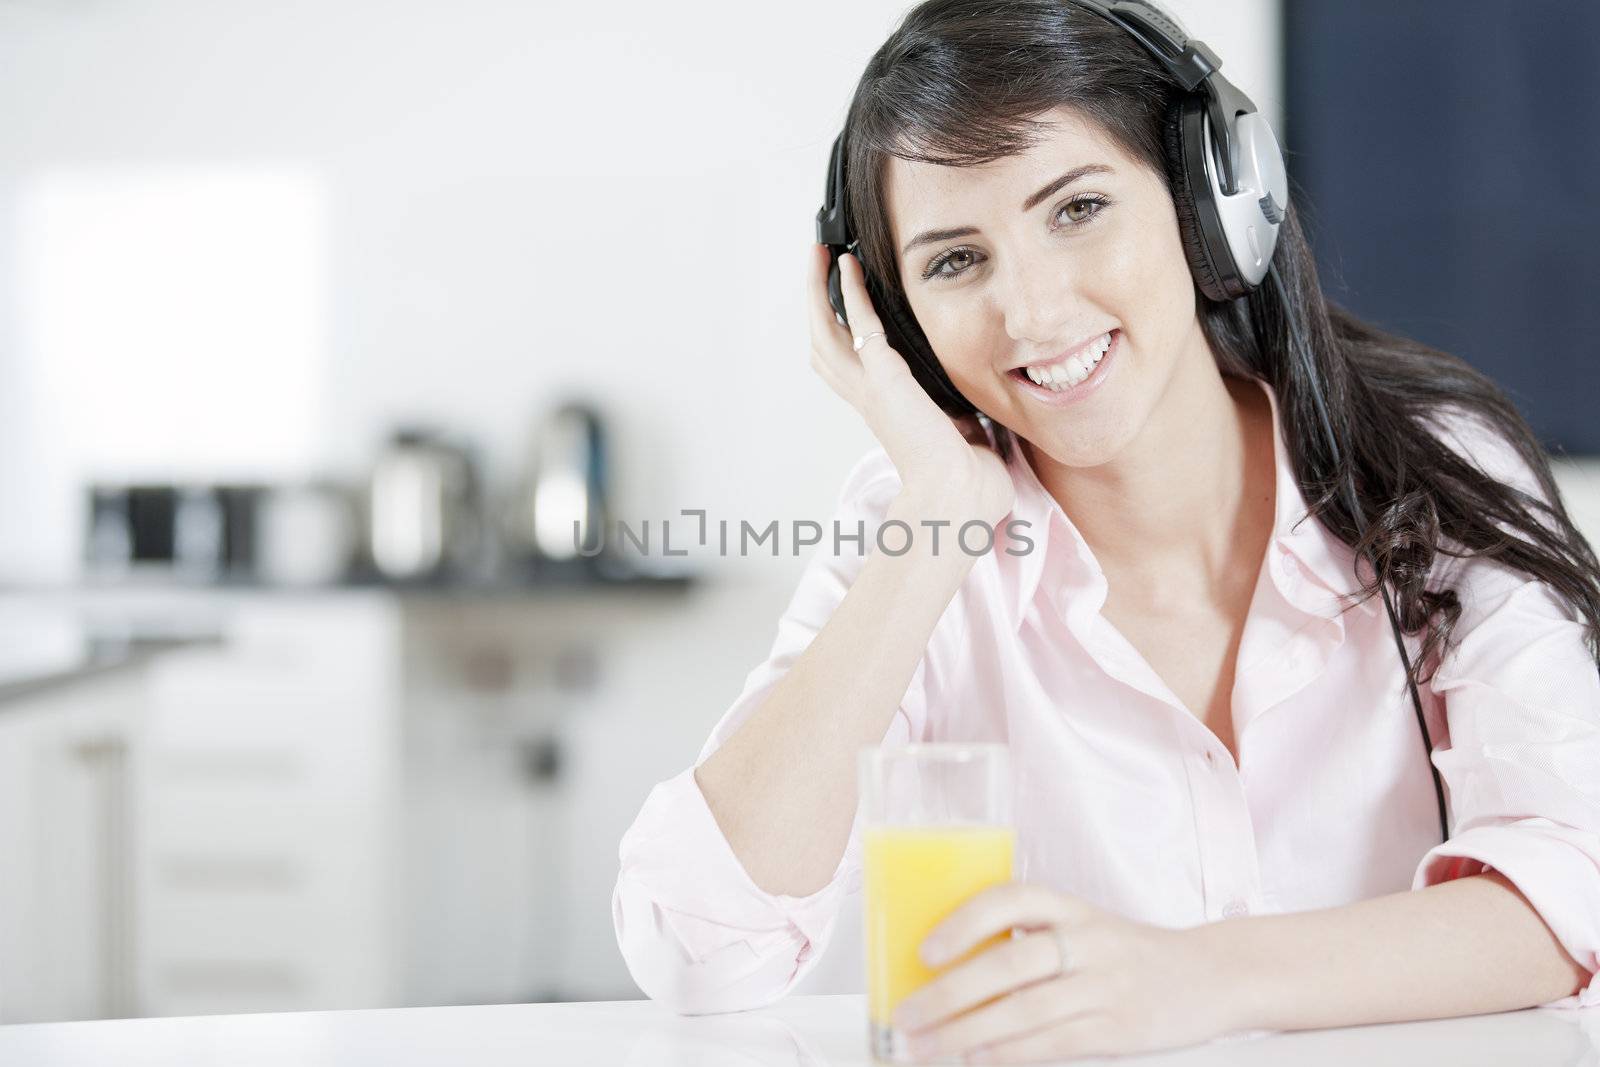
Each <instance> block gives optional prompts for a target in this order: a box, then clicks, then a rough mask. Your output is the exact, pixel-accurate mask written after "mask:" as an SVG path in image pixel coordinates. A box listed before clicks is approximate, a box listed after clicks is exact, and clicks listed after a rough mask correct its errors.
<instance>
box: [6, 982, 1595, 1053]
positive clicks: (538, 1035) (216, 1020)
mask: <svg viewBox="0 0 1600 1067" xmlns="http://www.w3.org/2000/svg"><path fill="white" fill-rule="evenodd" d="M866 1041H867V1039H866V1004H865V998H864V997H862V996H860V995H850V996H832V997H821V996H819V997H790V998H788V999H787V1000H784V1001H782V1002H780V1003H779V1004H777V1005H774V1006H773V1007H771V1008H765V1009H762V1010H761V1011H753V1012H744V1013H739V1014H731V1015H709V1016H698V1017H680V1016H676V1015H673V1014H672V1013H671V1012H669V1011H667V1010H665V1009H664V1008H662V1007H661V1006H660V1005H658V1004H654V1003H651V1002H649V1001H611V1002H602V1003H591V1004H525V1005H496V1006H490V1007H463V1008H401V1009H395V1010H390V1011H327V1012H302V1013H296V1014H282V1015H217V1016H207V1017H199V1018H186V1019H130V1020H118V1021H109V1022H88V1023H55V1024H50V1025H40V1026H8V1027H6V1026H0V1063H4V1064H27V1065H28V1067H61V1065H69V1064H70V1065H72V1067H79V1065H88V1064H94V1065H100V1064H112V1063H114V1064H119V1065H144V1064H150V1065H155V1064H160V1065H161V1067H191V1065H199V1064H204V1065H207V1067H210V1065H218V1067H222V1065H226V1067H255V1065H261V1064H274V1065H278V1064H285V1065H287V1064H292V1065H295V1067H323V1065H330V1067H331V1065H334V1064H337V1065H339V1067H367V1065H371V1067H411V1065H420V1064H452V1065H454V1064H462V1065H471V1067H477V1065H502V1064H503V1065H507V1067H510V1065H515V1067H557V1065H566V1064H573V1065H584V1067H588V1065H590V1064H619V1065H626V1067H644V1065H649V1067H655V1065H658V1064H660V1065H666V1064H671V1065H680V1064H682V1065H693V1067H719V1065H720V1067H734V1065H738V1067H757V1065H772V1064H783V1065H792V1067H805V1065H810V1067H819V1065H824V1064H827V1065H832V1067H845V1065H850V1064H871V1063H872V1062H873V1061H872V1060H871V1059H870V1058H869V1057H868V1056H867V1052H866ZM1076 1062H1079V1063H1091V1062H1097V1061H1091V1060H1080V1061H1076ZM1098 1062H1109V1061H1098ZM1158 1062H1159V1063H1160V1064H1162V1065H1163V1067H1198V1065H1214V1067H1223V1065H1227V1067H1234V1065H1242V1067H1249V1065H1251V1064H1260V1065H1262V1067H1268V1065H1271V1067H1278V1065H1280V1064H1284V1063H1293V1064H1296V1065H1297V1067H1322V1065H1327V1067H1332V1065H1334V1064H1338V1065H1341V1067H1343V1065H1347V1064H1360V1065H1361V1067H1383V1065H1386V1064H1394V1065H1397V1067H1399V1065H1404V1067H1416V1065H1418V1064H1428V1063H1449V1064H1452V1065H1457V1067H1459V1065H1467V1064H1484V1065H1490V1064H1493V1065H1495V1067H1501V1065H1504V1064H1516V1065H1517V1067H1542V1065H1545V1064H1585V1065H1589V1067H1600V1009H1596V1008H1590V1009H1586V1010H1584V1011H1572V1010H1558V1009H1533V1010H1529V1011H1518V1012H1507V1013H1505V1014H1502V1015H1482V1016H1470V1017H1467V1018H1463V1019H1447V1020H1437V1021H1432V1022H1423V1023H1402V1024H1396V1025H1392V1026H1367V1027H1352V1028H1348V1029H1343V1030H1321V1031H1308V1032H1304V1033H1292V1034H1275V1035H1271V1036H1267V1037H1258V1038H1254V1039H1246V1040H1241V1041H1228V1042H1220V1043H1213V1044H1210V1045H1203V1046H1199V1047H1196V1048H1190V1049H1182V1050H1178V1051H1176V1052H1171V1053H1166V1054H1162V1055H1158V1056H1149V1057H1128V1058H1124V1059H1118V1060H1116V1061H1115V1063H1116V1064H1117V1065H1118V1067H1126V1065H1138V1064H1154V1063H1158Z"/></svg>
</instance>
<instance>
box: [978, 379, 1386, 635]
mask: <svg viewBox="0 0 1600 1067" xmlns="http://www.w3.org/2000/svg"><path fill="white" fill-rule="evenodd" d="M1257 384H1258V385H1260V386H1261V388H1262V389H1263V390H1264V391H1265V392H1266V394H1267V400H1268V403H1269V404H1270V406H1271V409H1272V425H1273V434H1272V448H1273V460H1274V467H1275V471H1276V473H1275V480H1274V489H1275V498H1274V514H1273V529H1272V537H1271V540H1270V541H1269V543H1268V546H1267V559H1266V560H1265V561H1264V562H1265V564H1266V568H1267V571H1268V573H1269V574H1270V575H1271V579H1272V582H1273V585H1274V586H1275V587H1276V588H1277V590H1278V592H1279V593H1280V594H1281V595H1282V597H1283V598H1284V600H1286V601H1287V602H1288V603H1289V604H1291V605H1293V606H1294V607H1296V608H1298V609H1300V610H1301V611H1303V612H1305V613H1306V614H1308V615H1316V616H1319V617H1321V618H1326V619H1333V618H1337V617H1338V616H1340V615H1341V614H1342V613H1343V612H1344V611H1345V610H1348V604H1349V603H1350V602H1349V600H1348V599H1346V598H1348V597H1349V595H1350V594H1352V593H1354V592H1355V591H1356V590H1358V589H1359V588H1360V582H1359V580H1358V578H1357V576H1356V573H1355V568H1354V560H1355V554H1354V552H1353V551H1352V550H1351V549H1350V547H1349V546H1348V545H1346V544H1344V543H1343V542H1342V541H1340V540H1339V539H1338V538H1337V537H1335V536H1334V535H1333V534H1332V533H1330V532H1329V531H1328V529H1327V528H1326V527H1325V526H1323V525H1322V523H1321V522H1319V521H1318V520H1316V519H1315V518H1312V517H1311V516H1310V515H1309V513H1308V508H1307V506H1306V502H1305V497H1304V496H1303V495H1302V494H1301V492H1300V484H1299V482H1298V481H1297V480H1296V479H1295V475H1294V468H1293V466H1292V465H1291V464H1290V462H1289V453H1288V449H1287V448H1286V447H1285V445H1284V441H1283V424H1282V422H1281V419H1280V414H1279V410H1278V398H1277V395H1276V394H1275V392H1274V391H1273V389H1272V387H1271V386H1269V385H1267V384H1266V383H1265V382H1260V381H1258V382H1257ZM1008 467H1009V469H1010V471H1011V476H1012V477H1011V480H1012V483H1013V485H1014V486H1015V488H1016V502H1015V504H1014V505H1013V506H1012V510H1011V514H1010V516H1009V518H1008V521H1020V522H1024V523H1026V525H1025V526H1023V527H1021V528H1020V529H1019V530H1017V531H1016V533H1017V534H1020V535H1022V536H1025V537H1027V538H1028V539H1030V540H1031V541H1032V542H1033V545H1032V548H1031V549H1029V550H1028V551H1025V552H1024V551H1021V547H1020V542H1019V541H1018V538H1017V536H1016V534H1009V533H1008V535H1007V536H1003V537H1001V538H999V539H997V540H996V545H997V546H998V545H1006V546H1017V552H1018V554H1016V555H1012V554H1010V553H1008V552H1006V550H1005V549H1003V548H997V549H996V553H997V554H999V555H1001V556H1002V559H1003V562H1002V565H1001V569H1002V571H1003V581H1004V582H1006V584H1007V586H1008V590H1007V593H1008V599H1009V600H1010V602H1011V604H1012V606H1013V608H1014V615H1013V620H1014V622H1015V623H1016V626H1017V627H1018V628H1019V629H1020V628H1021V626H1022V624H1023V621H1024V620H1025V619H1026V618H1027V615H1028V611H1029V608H1030V607H1031V606H1032V604H1033V603H1034V597H1035V596H1036V595H1037V593H1038V589H1039V584H1040V582H1041V580H1042V579H1043V576H1044V574H1045V569H1046V562H1047V560H1048V561H1049V562H1050V563H1051V564H1052V567H1051V584H1052V587H1053V588H1052V589H1051V590H1050V593H1051V595H1052V599H1055V600H1057V601H1061V600H1062V598H1073V599H1075V598H1076V597H1078V596H1082V595H1092V596H1096V597H1098V598H1099V599H1101V600H1102V601H1103V597H1104V591H1105V573H1104V571H1102V570H1101V568H1100V564H1099V561H1098V560H1096V559H1095V556H1094V553H1093V551H1091V550H1090V548H1089V545H1088V542H1086V541H1085V540H1084V539H1083V535H1082V534H1081V533H1080V532H1079V531H1078V528H1077V527H1076V526H1075V525H1073V523H1072V520H1071V519H1069V518H1068V517H1067V515H1066V513H1065V512H1064V511H1063V510H1062V508H1061V505H1060V504H1059V503H1058V502H1057V501H1056V499H1055V497H1053V496H1051V495H1050V492H1049V490H1047V489H1045V487H1044V485H1043V484H1042V483H1041V482H1040V481H1039V478H1038V475H1037V474H1036V473H1035V472H1034V470H1033V467H1032V465H1031V464H1029V462H1028V460H1027V456H1026V455H1025V454H1024V453H1023V450H1022V449H1021V448H1020V447H1018V448H1013V449H1012V453H1011V459H1010V460H1009V461H1008ZM1004 530H1005V528H1003V531H1004ZM1357 610H1360V611H1362V612H1364V613H1366V614H1368V615H1373V614H1376V613H1377V611H1378V607H1377V604H1376V603H1375V598H1369V599H1368V600H1365V601H1363V602H1361V603H1360V604H1359V605H1358V608H1357Z"/></svg>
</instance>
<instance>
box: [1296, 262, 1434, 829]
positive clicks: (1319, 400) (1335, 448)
mask: <svg viewBox="0 0 1600 1067" xmlns="http://www.w3.org/2000/svg"><path fill="white" fill-rule="evenodd" d="M1267 274H1268V275H1269V276H1270V277H1271V278H1272V284H1273V287H1274V288H1275V289H1276V290H1277V293H1278V301H1279V303H1280V304H1282V306H1283V311H1284V315H1285V316H1286V317H1287V318H1288V320H1289V337H1290V343H1291V344H1292V346H1293V347H1294V350H1295V354H1296V356H1298V358H1299V360H1300V365H1301V370H1302V372H1303V373H1304V375H1305V379H1306V382H1307V384H1308V385H1309V386H1310V392H1311V403H1312V406H1313V407H1315V408H1316V411H1317V420H1318V421H1319V422H1321V423H1322V432H1323V435H1324V437H1326V439H1327V443H1328V453H1329V455H1330V457H1331V458H1332V460H1333V466H1334V471H1335V472H1336V473H1337V472H1338V470H1339V468H1340V467H1342V466H1343V465H1344V461H1343V459H1342V458H1341V454H1340V451H1339V438H1338V435H1337V434H1335V433H1334V432H1333V421H1332V420H1331V419H1330V418H1329V417H1328V407H1327V404H1326V403H1325V402H1324V400H1323V397H1322V384H1321V383H1322V379H1321V377H1320V376H1319V375H1318V374H1317V368H1316V364H1315V363H1314V362H1313V360H1312V358H1311V352H1310V350H1309V349H1308V348H1307V346H1306V342H1305V335H1304V334H1303V332H1302V331H1301V329H1300V320H1299V316H1298V314H1297V313H1296V312H1295V309H1294V305H1293V304H1292V303H1291V302H1290V300H1289V295H1288V292H1287V291H1286V290H1285V288H1284V284H1283V279H1282V278H1281V277H1280V276H1279V274H1278V267H1277V263H1276V261H1273V262H1269V263H1268V264H1267ZM1346 474H1347V476H1346V477H1344V478H1343V479H1341V483H1340V488H1341V489H1342V490H1343V491H1344V498H1345V506H1346V507H1348V508H1349V509H1350V517H1351V519H1352V520H1353V521H1354V522H1355V524H1356V528H1357V530H1358V531H1364V530H1365V529H1366V526H1367V519H1366V515H1365V514H1364V513H1363V511H1362V508H1361V502H1360V498H1359V497H1358V496H1357V494H1356V487H1355V472H1354V471H1353V470H1352V471H1349V472H1346ZM1358 539H1359V538H1358ZM1368 553H1369V555H1368V562H1370V563H1371V564H1372V571H1373V576H1374V577H1377V578H1378V591H1379V592H1380V593H1381V594H1382V595H1383V607H1384V610H1385V611H1386V612H1387V613H1388V616H1389V629H1390V631H1391V633H1392V634H1393V636H1394V647H1395V651H1396V652H1398V653H1400V663H1401V666H1402V667H1403V668H1404V669H1405V675H1406V687H1407V688H1408V689H1409V690H1410V691H1411V706H1412V707H1413V708H1414V709H1415V710H1416V714H1417V726H1418V728H1419V729H1421V731H1422V740H1423V743H1424V745H1425V746H1426V749H1425V752H1424V754H1425V756H1426V757H1427V760H1428V770H1429V771H1431V772H1432V774H1433V795H1434V799H1435V800H1436V801H1437V802H1438V805H1439V834H1440V837H1441V838H1442V839H1443V840H1445V841H1448V840H1450V822H1449V819H1448V817H1447V816H1446V813H1445V800H1444V782H1443V781H1441V780H1440V778H1439V768H1438V767H1437V766H1436V765H1435V764H1434V762H1433V737H1432V735H1431V734H1430V733H1429V732H1428V722H1427V718H1426V716H1425V715H1424V714H1423V712H1422V695H1421V694H1420V693H1419V692H1418V691H1417V681H1416V677H1415V675H1414V673H1413V671H1412V669H1411V657H1410V655H1408V654H1407V652H1406V645H1405V640H1404V638H1403V637H1402V635H1401V630H1400V618H1399V616H1398V614H1397V613H1396V612H1395V610H1394V601H1393V600H1392V599H1391V598H1390V596H1389V584H1388V583H1387V582H1385V581H1383V580H1382V577H1381V576H1379V574H1378V561H1377V553H1376V552H1375V551H1373V550H1372V549H1369V550H1368Z"/></svg>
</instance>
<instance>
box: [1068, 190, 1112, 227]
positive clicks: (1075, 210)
mask: <svg viewBox="0 0 1600 1067" xmlns="http://www.w3.org/2000/svg"><path fill="white" fill-rule="evenodd" d="M1105 203H1106V202H1105V201H1104V200H1102V199H1101V198H1100V197H1097V196H1086V197H1082V198H1080V199H1078V200H1069V201H1067V202H1066V203H1065V204H1062V205H1061V210H1059V211H1057V212H1056V218H1058V219H1061V218H1065V219H1066V221H1068V222H1070V223H1072V224H1073V225H1078V224H1080V223H1084V222H1087V221H1089V220H1090V219H1091V218H1093V217H1094V216H1095V215H1096V214H1098V213H1099V211H1100V209H1101V208H1103V207H1105Z"/></svg>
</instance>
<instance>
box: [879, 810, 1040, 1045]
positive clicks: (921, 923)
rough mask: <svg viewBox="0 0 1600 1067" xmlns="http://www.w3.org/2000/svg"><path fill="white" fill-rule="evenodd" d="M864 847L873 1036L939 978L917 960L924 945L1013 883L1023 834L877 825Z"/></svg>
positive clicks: (992, 829)
mask: <svg viewBox="0 0 1600 1067" xmlns="http://www.w3.org/2000/svg"><path fill="white" fill-rule="evenodd" d="M863 846H864V850H863V851H864V857H863V863H864V866H865V885H864V894H863V895H864V897H865V905H866V920H865V928H864V929H865V933H866V948H867V1011H868V1016H869V1018H870V1020H871V1022H872V1028H873V1030H874V1031H875V1032H877V1033H882V1034H886V1033H887V1032H888V1030H889V1015H890V1013H891V1012H893V1011H894V1008H895V1005H896V1004H898V1003H900V1001H901V1000H902V999H903V998H904V997H905V996H906V995H907V994H908V993H910V992H911V991H912V990H914V989H916V988H917V987H918V986H921V985H922V984H923V983H924V982H927V981H928V980H929V979H930V978H932V977H933V976H934V975H935V974H936V973H938V972H936V971H934V970H930V969H929V968H927V967H924V966H923V964H922V958H921V957H920V956H919V955H918V954H917V952H918V949H919V948H920V947H921V945H922V941H923V939H924V938H925V937H927V936H928V934H930V933H932V932H933V928H934V927H935V926H937V925H938V924H939V922H940V921H941V920H943V919H944V918H945V917H946V916H947V915H949V914H950V913H951V912H953V911H954V910H955V909H956V908H957V906H959V905H960V904H962V903H963V902H965V901H966V900H967V899H968V898H969V897H972V896H975V895H976V894H977V893H978V892H980V891H981V890H984V889H987V888H989V887H990V886H992V885H999V884H1001V883H1003V882H1009V881H1010V880H1011V864H1012V856H1013V853H1014V852H1015V851H1016V830H1015V829H1013V828H1012V827H1009V826H992V825H991V826H984V825H972V824H968V825H950V826H876V827H868V828H867V829H866V830H865V831H864V832H863ZM1006 936H1007V935H1005V934H1001V935H998V936H996V937H994V938H992V939H991V942H999V941H1002V940H1004V939H1005V938H1006ZM984 947H987V945H985V946H980V948H984ZM973 954H974V953H968V956H970V955H973ZM963 958H966V957H963ZM952 962H955V961H952ZM946 966H947V967H948V965H946ZM943 969H945V968H941V970H943Z"/></svg>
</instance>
